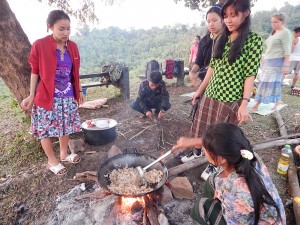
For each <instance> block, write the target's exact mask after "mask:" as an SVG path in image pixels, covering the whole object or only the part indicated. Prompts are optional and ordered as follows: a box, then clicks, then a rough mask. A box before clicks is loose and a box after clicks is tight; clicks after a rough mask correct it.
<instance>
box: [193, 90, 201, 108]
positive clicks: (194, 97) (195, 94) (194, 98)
mask: <svg viewBox="0 0 300 225" xmlns="http://www.w3.org/2000/svg"><path fill="white" fill-rule="evenodd" d="M199 98H200V92H199V91H198V90H197V91H196V92H195V93H194V94H193V98H192V104H193V105H195V104H196V103H197V100H199Z"/></svg>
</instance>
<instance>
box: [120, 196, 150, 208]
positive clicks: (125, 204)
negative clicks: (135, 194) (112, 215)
mask: <svg viewBox="0 0 300 225" xmlns="http://www.w3.org/2000/svg"><path fill="white" fill-rule="evenodd" d="M121 201H122V208H123V209H126V210H131V208H132V206H133V205H134V203H136V202H137V201H138V202H139V203H140V204H141V205H142V206H143V208H145V206H146V203H145V200H144V198H143V197H139V198H130V197H121Z"/></svg>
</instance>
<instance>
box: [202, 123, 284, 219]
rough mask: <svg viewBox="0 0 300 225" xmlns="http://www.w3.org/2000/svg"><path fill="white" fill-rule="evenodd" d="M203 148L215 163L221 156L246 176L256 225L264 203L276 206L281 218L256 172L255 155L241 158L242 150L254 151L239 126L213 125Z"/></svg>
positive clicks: (237, 171) (206, 133) (206, 134)
mask: <svg viewBox="0 0 300 225" xmlns="http://www.w3.org/2000/svg"><path fill="white" fill-rule="evenodd" d="M203 146H204V148H205V149H206V150H207V151H208V152H209V154H210V156H211V157H212V158H213V160H214V161H216V159H217V156H221V157H223V158H224V159H226V161H227V163H228V166H229V167H234V169H235V170H236V173H237V174H239V175H241V176H244V178H245V181H246V183H247V185H248V187H249V190H250V194H251V197H252V200H253V206H254V216H255V217H254V224H255V225H256V224H258V221H259V216H260V209H261V208H262V207H263V204H264V203H265V204H267V205H271V206H274V207H275V208H276V210H277V216H278V217H277V218H279V217H280V211H279V208H278V206H277V204H276V203H275V201H274V199H273V198H272V196H271V195H270V194H269V192H268V191H267V189H266V186H265V185H264V182H263V181H262V179H261V178H260V176H259V175H258V174H257V172H256V169H255V165H256V163H257V159H256V157H255V155H254V158H253V159H252V160H249V159H245V158H243V157H242V156H241V150H242V149H246V150H248V151H250V152H252V153H253V150H252V146H251V144H250V142H249V140H248V139H247V138H246V137H245V135H244V132H243V131H242V130H241V129H240V128H239V127H238V126H236V125H234V124H231V123H217V124H214V125H211V126H210V127H209V128H208V129H207V130H206V132H205V133H204V135H203Z"/></svg>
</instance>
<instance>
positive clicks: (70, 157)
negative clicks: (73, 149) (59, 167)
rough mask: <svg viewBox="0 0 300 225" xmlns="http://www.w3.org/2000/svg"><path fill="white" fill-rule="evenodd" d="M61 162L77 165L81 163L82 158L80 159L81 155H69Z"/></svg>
mask: <svg viewBox="0 0 300 225" xmlns="http://www.w3.org/2000/svg"><path fill="white" fill-rule="evenodd" d="M76 159H78V160H77V161H76ZM60 161H62V162H69V163H73V164H75V163H79V162H80V157H79V155H77V154H75V153H72V154H70V155H68V156H67V158H65V159H61V160H60Z"/></svg>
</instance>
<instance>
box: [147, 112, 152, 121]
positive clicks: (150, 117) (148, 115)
mask: <svg viewBox="0 0 300 225" xmlns="http://www.w3.org/2000/svg"><path fill="white" fill-rule="evenodd" d="M146 116H147V117H148V118H149V119H152V118H153V116H152V112H151V111H148V112H146Z"/></svg>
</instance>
